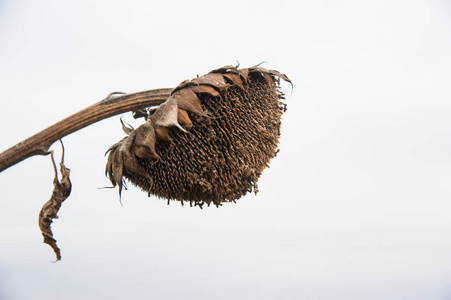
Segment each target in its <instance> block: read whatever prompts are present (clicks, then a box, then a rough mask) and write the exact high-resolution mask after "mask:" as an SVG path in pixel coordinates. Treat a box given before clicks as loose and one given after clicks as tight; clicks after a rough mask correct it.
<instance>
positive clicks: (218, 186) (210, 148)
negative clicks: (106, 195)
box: [106, 66, 291, 205]
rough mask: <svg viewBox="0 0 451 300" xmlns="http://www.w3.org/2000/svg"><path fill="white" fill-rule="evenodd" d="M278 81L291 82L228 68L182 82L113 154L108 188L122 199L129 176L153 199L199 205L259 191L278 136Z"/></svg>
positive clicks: (266, 72) (264, 73) (269, 73)
mask: <svg viewBox="0 0 451 300" xmlns="http://www.w3.org/2000/svg"><path fill="white" fill-rule="evenodd" d="M280 79H283V80H285V81H288V82H290V80H289V79H288V77H287V76H286V75H284V74H281V73H279V72H278V71H275V70H267V69H265V68H261V67H259V66H255V67H251V68H244V69H237V68H236V67H234V66H225V67H223V68H219V69H216V70H213V71H211V72H210V73H208V74H206V75H204V76H201V77H198V78H195V79H193V80H189V81H184V82H182V83H181V84H179V85H178V86H177V87H176V88H175V89H174V90H173V91H172V92H171V96H170V97H169V98H168V99H167V101H166V102H164V103H162V104H161V105H160V106H158V107H157V108H156V109H155V110H152V111H149V113H148V115H147V116H146V122H145V123H144V124H143V125H141V126H139V127H138V128H136V129H133V128H127V127H125V128H124V131H126V133H127V134H128V136H127V137H125V138H124V139H122V140H121V141H119V142H117V143H116V144H114V145H113V146H111V147H110V149H108V151H107V153H109V155H108V162H107V166H106V174H107V175H108V176H109V178H110V181H111V183H112V184H113V186H116V185H118V187H119V193H120V192H121V189H122V185H123V180H124V177H125V178H127V179H128V180H129V181H130V182H132V183H133V184H134V185H136V186H139V187H140V188H141V189H142V190H144V191H146V192H148V194H149V196H150V195H155V196H158V197H161V198H165V199H168V200H179V201H182V203H183V201H189V202H190V203H191V204H194V205H203V204H204V203H207V204H210V203H214V204H215V205H220V204H221V203H222V202H227V201H234V200H236V199H238V198H240V197H241V196H243V195H245V194H246V193H248V192H251V191H255V192H257V180H258V178H259V176H260V174H261V173H262V171H263V170H264V169H265V168H266V167H267V166H268V163H269V161H270V160H271V159H272V158H273V157H274V156H275V155H276V150H277V144H278V139H279V136H280V125H281V116H282V113H283V111H284V110H285V105H284V104H283V103H282V102H281V100H282V99H283V98H284V97H283V93H282V92H281V91H280V89H279V80H280ZM290 83H291V82H290ZM140 114H141V115H142V111H140Z"/></svg>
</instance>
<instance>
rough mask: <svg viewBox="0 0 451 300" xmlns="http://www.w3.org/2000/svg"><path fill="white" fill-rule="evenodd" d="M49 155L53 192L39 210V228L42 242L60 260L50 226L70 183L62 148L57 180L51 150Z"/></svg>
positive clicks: (64, 198) (68, 189)
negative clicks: (59, 177)
mask: <svg viewBox="0 0 451 300" xmlns="http://www.w3.org/2000/svg"><path fill="white" fill-rule="evenodd" d="M61 145H62V142H61ZM50 156H51V158H52V163H53V168H54V170H55V178H54V179H53V193H52V196H51V197H50V200H49V201H47V202H46V203H45V204H44V205H43V206H42V209H41V212H40V213H39V228H40V229H41V232H42V236H43V237H44V243H46V244H48V245H50V247H52V249H53V251H54V252H55V255H56V260H61V252H60V249H59V248H58V246H57V245H56V239H55V238H54V237H53V233H52V228H51V227H50V226H51V224H52V222H53V219H58V215H57V213H58V211H59V209H60V208H61V204H62V203H63V201H64V200H66V198H67V197H69V195H70V192H71V189H72V184H71V182H70V179H69V174H70V169H68V168H66V166H65V165H64V148H63V155H62V157H61V163H60V172H61V181H59V180H58V170H57V167H56V164H55V160H54V158H53V151H51V152H50Z"/></svg>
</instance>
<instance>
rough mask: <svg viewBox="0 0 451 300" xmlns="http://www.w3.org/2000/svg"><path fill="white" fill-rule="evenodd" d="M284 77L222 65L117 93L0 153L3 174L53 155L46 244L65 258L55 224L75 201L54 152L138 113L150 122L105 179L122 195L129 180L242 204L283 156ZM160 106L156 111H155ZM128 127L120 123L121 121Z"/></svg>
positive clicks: (117, 154) (158, 191) (173, 195)
mask: <svg viewBox="0 0 451 300" xmlns="http://www.w3.org/2000/svg"><path fill="white" fill-rule="evenodd" d="M280 79H283V80H285V81H287V82H289V83H291V81H290V79H289V78H288V77H287V76H286V75H284V74H282V73H280V72H278V71H275V70H268V69H265V68H262V67H260V66H258V65H257V66H254V67H250V68H243V69H238V68H237V67H234V66H230V65H228V66H224V67H222V68H219V69H215V70H213V71H211V72H210V73H208V74H206V75H204V76H201V77H197V78H195V79H193V80H186V81H183V82H182V83H180V84H179V85H178V86H177V87H176V88H174V89H172V90H171V89H159V90H150V91H145V92H140V93H135V94H125V95H120V94H121V93H111V94H110V95H109V96H108V97H107V98H106V99H104V100H102V101H100V102H99V103H97V104H94V105H92V106H90V107H88V108H86V109H84V110H82V111H81V112H79V113H76V114H74V115H72V116H70V117H68V118H66V119H64V120H62V121H60V122H58V123H56V124H54V125H52V126H50V127H49V128H47V129H45V130H43V131H41V132H40V133H38V134H36V135H34V136H32V137H30V138H28V139H26V140H25V141H23V142H21V143H19V144H17V145H16V146H14V147H12V148H10V149H8V150H6V151H5V152H3V153H0V172H1V171H3V170H5V169H7V168H8V167H10V166H12V165H14V164H16V163H18V162H20V161H22V160H24V159H26V158H28V157H30V156H33V155H47V154H49V153H50V154H51V158H52V163H53V166H54V169H55V179H54V191H53V194H52V197H51V199H50V200H49V201H48V202H47V203H46V204H44V206H43V208H42V210H41V213H40V216H39V227H40V228H41V231H42V234H43V236H44V242H45V243H47V244H49V245H50V246H51V247H52V248H53V249H54V251H55V254H56V256H57V260H60V259H61V254H60V249H59V248H58V247H57V245H56V240H55V239H54V237H53V234H52V231H51V228H50V225H51V223H52V219H54V218H57V215H56V214H57V212H58V210H59V208H60V207H61V203H62V202H63V201H64V200H65V199H66V198H67V197H68V196H69V194H70V191H71V182H70V180H69V169H67V168H66V167H65V166H64V163H63V157H64V148H63V157H62V160H61V164H60V171H61V181H58V174H57V173H58V172H57V168H56V164H55V162H54V159H53V153H52V152H51V151H49V147H50V146H51V145H52V144H53V143H54V142H55V141H57V140H60V139H61V138H62V137H64V136H66V135H68V134H70V133H72V132H74V131H76V130H78V129H81V128H83V127H86V126H88V125H90V124H92V123H94V122H97V121H99V120H102V119H104V118H107V117H110V116H113V115H116V114H120V113H123V112H126V111H133V113H134V116H135V118H138V117H144V118H145V122H144V124H142V125H141V126H139V127H138V128H136V129H134V128H132V127H131V126H126V125H125V124H124V123H122V128H123V130H124V131H125V133H126V134H127V136H126V137H124V138H123V139H122V140H121V141H119V142H117V143H115V144H114V145H112V146H111V147H110V148H109V149H108V151H107V154H108V160H107V165H106V171H105V173H106V175H107V176H108V177H109V179H110V181H111V183H112V185H113V187H116V186H117V187H118V189H119V195H121V192H122V187H123V185H124V182H125V179H127V180H128V181H130V182H131V183H132V184H134V185H136V186H138V187H140V188H141V189H142V190H143V191H145V192H146V193H148V195H149V196H150V195H155V196H157V197H159V198H164V199H167V200H168V202H169V201H170V200H177V201H180V202H181V203H182V204H183V203H184V201H187V202H189V203H190V204H191V205H194V206H199V207H201V208H202V206H203V205H204V204H207V205H210V204H211V203H213V204H214V205H216V206H219V205H221V204H222V203H223V202H230V201H233V202H235V200H237V199H239V198H240V197H242V196H243V195H245V194H247V193H249V192H252V191H254V192H255V193H257V191H258V187H257V181H258V178H259V177H260V175H261V173H262V171H263V170H264V169H265V168H266V167H268V166H269V162H270V160H271V159H272V158H273V157H274V156H275V155H276V154H277V152H278V150H277V145H278V140H279V136H280V126H281V116H282V113H283V112H284V111H285V109H286V105H285V104H284V103H282V102H281V100H283V99H284V94H283V93H282V91H281V90H280V86H279V84H280ZM155 106H157V107H156V108H155ZM121 122H122V120H121Z"/></svg>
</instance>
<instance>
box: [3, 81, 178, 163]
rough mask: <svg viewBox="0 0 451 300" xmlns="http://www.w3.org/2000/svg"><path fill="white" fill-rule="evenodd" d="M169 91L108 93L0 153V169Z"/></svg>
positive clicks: (163, 97)
mask: <svg viewBox="0 0 451 300" xmlns="http://www.w3.org/2000/svg"><path fill="white" fill-rule="evenodd" d="M171 91H172V89H155V90H148V91H144V92H139V93H133V94H124V95H118V96H116V95H110V96H109V97H107V98H106V99H104V100H102V101H100V102H98V103H96V104H94V105H91V106H89V107H87V108H85V109H83V110H81V111H79V112H78V113H75V114H73V115H71V116H69V117H67V118H65V119H63V120H61V121H59V122H57V123H55V124H53V125H51V126H50V127H48V128H46V129H44V130H42V131H41V132H39V133H37V134H35V135H33V136H31V137H29V138H27V139H26V140H24V141H22V142H20V143H18V144H17V145H15V146H13V147H11V148H9V149H7V150H5V151H4V152H2V153H0V172H2V171H3V170H5V169H7V168H9V167H11V166H13V165H15V164H17V163H19V162H21V161H23V160H25V159H26V158H28V157H31V156H34V155H47V154H49V151H48V150H49V148H50V146H51V145H52V144H53V143H54V142H56V141H57V140H59V139H61V138H63V137H65V136H67V135H69V134H71V133H72V132H75V131H77V130H79V129H82V128H84V127H86V126H89V125H91V124H93V123H95V122H98V121H100V120H103V119H106V118H109V117H112V116H114V115H118V114H121V113H124V112H127V111H133V110H138V109H140V108H143V107H148V106H153V105H159V104H161V103H163V102H164V101H166V99H167V98H168V97H169V95H170V93H171Z"/></svg>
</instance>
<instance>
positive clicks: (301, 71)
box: [0, 0, 451, 300]
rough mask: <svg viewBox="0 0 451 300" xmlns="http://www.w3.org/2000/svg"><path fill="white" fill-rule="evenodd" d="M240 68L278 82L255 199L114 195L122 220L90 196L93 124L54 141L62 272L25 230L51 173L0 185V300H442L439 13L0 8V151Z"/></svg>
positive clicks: (445, 278)
mask: <svg viewBox="0 0 451 300" xmlns="http://www.w3.org/2000/svg"><path fill="white" fill-rule="evenodd" d="M237 61H239V63H240V64H241V66H242V67H248V66H252V65H255V64H257V63H260V62H262V61H267V62H268V63H266V64H265V65H264V66H265V67H267V68H271V69H277V70H279V71H281V72H282V73H285V74H287V75H288V76H289V77H290V78H291V79H292V80H293V82H294V90H293V92H292V93H291V89H290V86H289V85H286V86H285V85H284V86H283V87H284V89H285V92H286V93H287V101H286V102H287V103H288V111H287V112H286V113H285V114H284V117H283V118H284V119H283V129H282V138H281V143H280V149H281V151H280V153H279V154H278V156H277V157H276V158H275V159H274V160H273V161H272V162H271V168H269V169H267V170H265V171H264V173H263V175H262V177H261V178H260V181H259V189H260V192H259V193H258V194H257V195H256V196H255V195H253V194H250V195H247V196H245V197H244V198H242V199H240V200H239V201H237V203H236V204H226V205H224V206H223V207H221V208H216V207H210V208H206V209H203V210H200V209H199V208H190V207H189V205H188V206H184V207H182V206H181V205H180V204H179V203H172V204H171V205H169V206H168V205H167V204H166V201H163V200H160V199H157V198H154V197H151V198H148V197H147V195H146V193H143V192H141V191H139V190H138V189H136V188H133V187H131V186H130V187H129V190H128V191H125V192H123V197H122V203H123V206H121V204H120V203H119V199H118V195H117V190H109V189H99V187H105V186H108V185H109V182H108V180H107V178H105V176H104V166H105V162H106V158H105V157H104V153H105V151H106V150H107V149H108V148H109V146H111V145H112V144H113V143H115V142H117V141H118V140H120V139H121V138H122V137H123V136H124V134H123V132H122V130H121V126H120V122H119V116H118V117H113V118H110V119H108V120H105V121H102V122H100V123H98V124H95V125H92V126H90V127H88V128H86V129H83V130H81V131H79V132H77V133H74V134H72V135H70V136H68V137H66V138H65V139H64V143H65V146H66V158H65V162H66V165H67V167H69V168H70V169H71V170H72V173H71V179H72V182H73V189H72V195H71V196H70V197H69V198H68V200H67V201H66V202H65V203H64V204H63V206H62V209H61V211H60V213H59V217H60V219H58V220H55V222H54V223H53V230H54V234H55V236H56V238H57V240H58V245H59V246H60V248H61V250H62V261H61V262H58V263H51V262H52V261H54V254H53V252H52V250H51V249H50V247H48V246H47V245H44V244H43V243H42V236H41V234H40V232H39V228H38V226H37V219H38V213H39V211H40V209H41V206H42V204H43V203H45V202H46V201H47V200H48V199H49V197H50V195H51V192H52V188H53V186H52V180H53V169H52V165H51V162H50V157H33V158H30V159H27V160H26V161H24V162H22V163H20V164H18V165H16V166H14V167H12V168H10V169H8V170H6V171H4V172H2V173H0V190H1V203H0V228H2V229H1V230H0V299H2V300H3V299H5V300H23V299H25V300H28V299H53V298H58V297H60V298H64V299H67V300H72V299H125V298H127V299H346V300H349V299H384V300H387V299H393V300H394V299H425V300H426V299H427V300H431V299H432V300H435V299H440V300H441V299H443V300H444V299H450V298H451V199H450V198H451V185H450V182H451V155H450V152H451V101H450V96H451V92H450V79H451V4H449V2H448V1H446V0H424V1H419V0H418V1H417V0H414V1H400V0H390V1H346V0H343V1H326V0H323V1H283V0H281V1H266V0H260V1H245V0H242V1H234V0H232V1H230V0H229V1H178V2H174V1H168V0H164V1H127V2H125V1H124V3H123V4H120V3H119V1H61V0H59V1H56V0H55V1H35V0H33V1H32V0H23V1H8V0H3V1H0V88H1V98H0V99H1V100H0V101H1V102H0V103H1V110H0V111H1V118H0V136H1V140H0V151H3V150H5V149H7V148H9V147H10V146H13V145H14V144H16V143H18V142H20V141H21V140H23V139H25V138H27V137H29V136H31V135H32V134H34V133H36V132H38V131H39V130H41V129H44V128H46V127H47V126H49V125H51V124H53V123H55V122H57V121H59V120H61V119H63V118H64V117H66V116H68V115H70V114H72V113H75V112H77V111H78V110H81V109H83V108H85V107H87V106H89V105H91V104H93V103H95V102H97V101H99V100H101V99H103V98H105V96H106V95H107V94H109V93H110V92H113V91H122V92H127V93H130V92H137V91H142V90H147V89H154V88H164V87H169V88H170V87H174V86H176V85H177V84H178V83H180V82H181V81H183V80H185V79H190V78H193V77H195V76H196V75H197V74H199V75H202V74H205V73H207V72H209V71H210V70H212V69H214V68H218V67H221V66H223V65H227V64H236V62H237ZM122 117H124V119H125V120H126V121H127V122H129V123H131V124H133V125H134V126H136V125H139V121H136V120H134V119H133V118H132V117H131V115H130V114H123V115H122ZM53 149H55V152H56V153H57V156H58V155H59V153H60V152H61V150H60V148H59V145H58V144H55V145H54V147H53Z"/></svg>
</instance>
